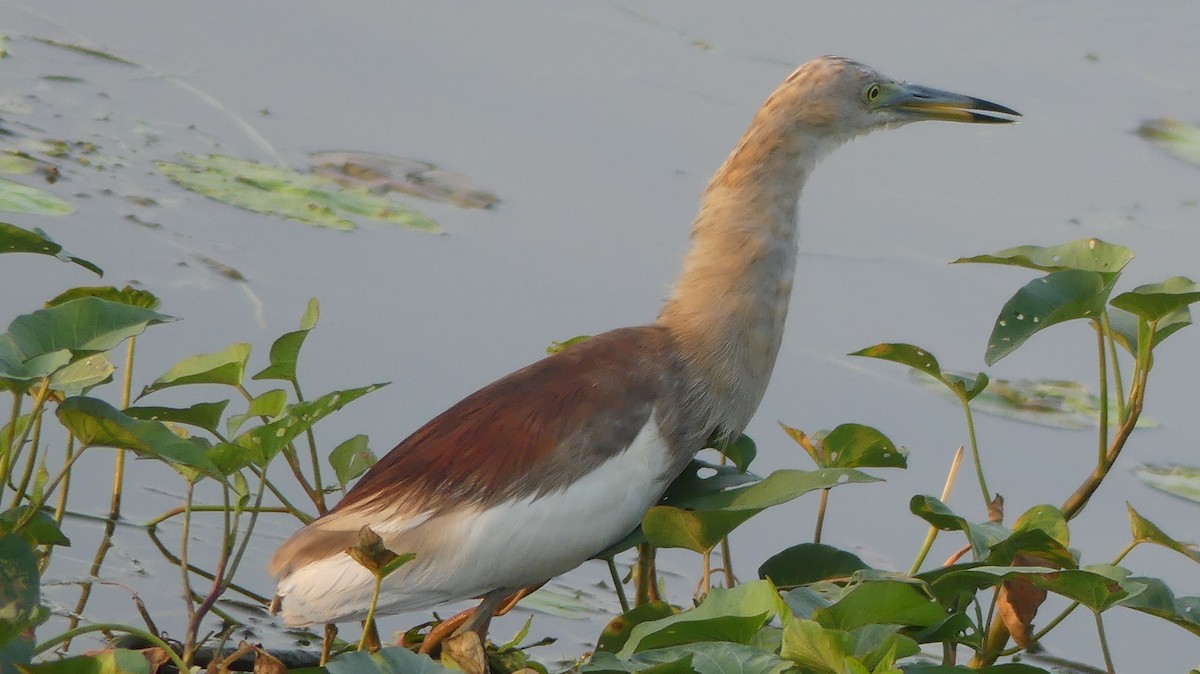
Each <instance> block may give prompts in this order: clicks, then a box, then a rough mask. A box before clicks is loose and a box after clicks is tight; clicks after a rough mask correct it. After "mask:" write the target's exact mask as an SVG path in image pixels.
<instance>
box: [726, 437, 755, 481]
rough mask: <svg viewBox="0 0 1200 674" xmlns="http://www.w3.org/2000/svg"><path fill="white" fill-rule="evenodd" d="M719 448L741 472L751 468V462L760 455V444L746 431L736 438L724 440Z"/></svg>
mask: <svg viewBox="0 0 1200 674" xmlns="http://www.w3.org/2000/svg"><path fill="white" fill-rule="evenodd" d="M717 450H718V451H720V452H721V453H722V454H724V455H725V458H727V459H729V460H730V461H732V462H733V465H734V466H737V469H738V472H739V473H745V472H746V471H747V470H749V468H750V462H751V461H753V460H754V457H755V456H757V455H758V445H756V444H755V443H754V440H753V439H751V438H750V436H749V435H746V434H745V433H743V434H741V435H739V436H738V437H737V439H736V440H732V441H725V442H722V443H721V444H720V446H719V447H717Z"/></svg>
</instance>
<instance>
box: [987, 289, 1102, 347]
mask: <svg viewBox="0 0 1200 674" xmlns="http://www.w3.org/2000/svg"><path fill="white" fill-rule="evenodd" d="M1116 281H1117V274H1115V273H1101V272H1090V271H1076V270H1069V271H1056V272H1051V273H1049V274H1047V275H1046V276H1043V277H1042V278H1039V279H1034V280H1032V281H1030V282H1029V283H1027V284H1026V285H1025V287H1023V288H1021V289H1020V290H1018V291H1017V292H1016V294H1014V295H1013V296H1012V297H1011V298H1010V299H1009V300H1008V302H1006V303H1005V304H1004V308H1003V309H1001V310H1000V315H999V316H997V317H996V324H995V326H994V327H993V328H992V335H991V337H990V338H989V339H988V348H987V352H986V354H985V355H984V361H985V362H986V363H987V364H988V365H993V364H995V363H996V361H998V360H1000V359H1001V358H1003V357H1005V356H1007V355H1008V354H1009V353H1012V352H1013V351H1014V350H1016V348H1017V347H1019V346H1021V345H1022V344H1024V343H1025V340H1027V339H1029V338H1030V337H1032V336H1033V335H1034V334H1035V333H1037V332H1039V331H1041V330H1044V329H1046V328H1048V327H1050V326H1052V325H1057V324H1059V323H1062V322H1064V321H1070V320H1074V319H1077V318H1096V319H1098V318H1099V317H1100V314H1101V313H1102V312H1103V311H1104V307H1105V303H1106V302H1107V301H1108V296H1109V294H1110V293H1111V292H1112V287H1113V284H1115V283H1116Z"/></svg>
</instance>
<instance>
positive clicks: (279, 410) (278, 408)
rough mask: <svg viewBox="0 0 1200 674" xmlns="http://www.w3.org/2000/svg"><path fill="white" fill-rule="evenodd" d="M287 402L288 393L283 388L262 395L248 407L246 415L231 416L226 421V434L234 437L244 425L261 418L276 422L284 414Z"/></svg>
mask: <svg viewBox="0 0 1200 674" xmlns="http://www.w3.org/2000/svg"><path fill="white" fill-rule="evenodd" d="M287 401H288V396H287V391H284V390H283V389H281V388H276V389H271V390H270V391H265V392H263V393H260V394H258V395H257V396H255V397H254V398H253V399H252V400H251V401H250V404H249V405H247V406H246V413H245V414H230V415H229V418H228V419H226V420H225V432H226V433H228V434H229V435H234V434H236V433H237V432H238V431H239V430H241V428H242V425H243V424H245V423H246V422H247V421H249V420H250V419H254V418H257V417H261V418H262V419H263V420H264V422H266V421H271V420H274V419H276V418H277V417H278V416H279V415H281V414H283V409H284V408H285V407H286V406H287Z"/></svg>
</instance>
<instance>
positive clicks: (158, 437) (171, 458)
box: [58, 396, 217, 474]
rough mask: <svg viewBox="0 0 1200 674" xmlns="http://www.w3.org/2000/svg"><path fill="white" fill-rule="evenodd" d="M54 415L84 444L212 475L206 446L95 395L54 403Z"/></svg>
mask: <svg viewBox="0 0 1200 674" xmlns="http://www.w3.org/2000/svg"><path fill="white" fill-rule="evenodd" d="M58 418H59V420H60V421H62V424H63V425H64V426H66V427H67V429H68V430H70V431H71V433H72V434H74V435H75V437H77V438H78V439H79V441H80V442H81V443H83V445H84V446H85V447H94V446H100V447H116V448H119V449H128V450H130V451H132V452H133V453H134V454H136V455H138V456H139V457H148V458H154V459H159V460H161V461H165V462H167V463H168V464H170V465H172V466H173V467H174V466H175V464H180V465H183V466H188V467H191V468H196V469H199V470H201V471H203V472H205V473H208V474H216V473H217V470H216V466H214V465H213V464H212V462H211V461H210V460H209V458H208V456H207V454H206V451H205V450H206V448H205V447H204V446H202V445H200V444H197V443H196V442H193V441H191V440H186V439H184V438H181V437H179V436H178V435H176V434H175V433H174V432H172V431H171V429H170V428H167V427H166V426H165V425H163V424H162V423H161V422H158V421H142V420H140V419H134V418H133V417H131V416H128V415H125V414H122V413H121V412H120V411H118V410H117V409H115V408H114V407H113V406H112V405H109V404H108V403H106V402H104V401H103V400H98V399H96V398H86V397H83V396H76V397H72V398H67V399H66V400H64V401H62V403H60V404H59V406H58Z"/></svg>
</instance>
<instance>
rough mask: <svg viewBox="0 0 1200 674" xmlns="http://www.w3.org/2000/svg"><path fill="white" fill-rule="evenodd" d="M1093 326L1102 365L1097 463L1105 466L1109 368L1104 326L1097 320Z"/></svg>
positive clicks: (1106, 458) (1106, 455) (1093, 322)
mask: <svg viewBox="0 0 1200 674" xmlns="http://www.w3.org/2000/svg"><path fill="white" fill-rule="evenodd" d="M1092 326H1093V327H1095V328H1096V347H1097V348H1096V350H1097V352H1098V361H1099V364H1100V447H1099V452H1100V456H1099V459H1098V460H1097V463H1098V465H1101V466H1103V465H1104V464H1105V462H1106V461H1107V460H1108V367H1107V362H1106V361H1107V358H1106V357H1105V353H1104V347H1105V344H1104V326H1103V324H1102V323H1101V322H1099V321H1096V320H1093V321H1092ZM1118 390H1120V389H1118Z"/></svg>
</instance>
